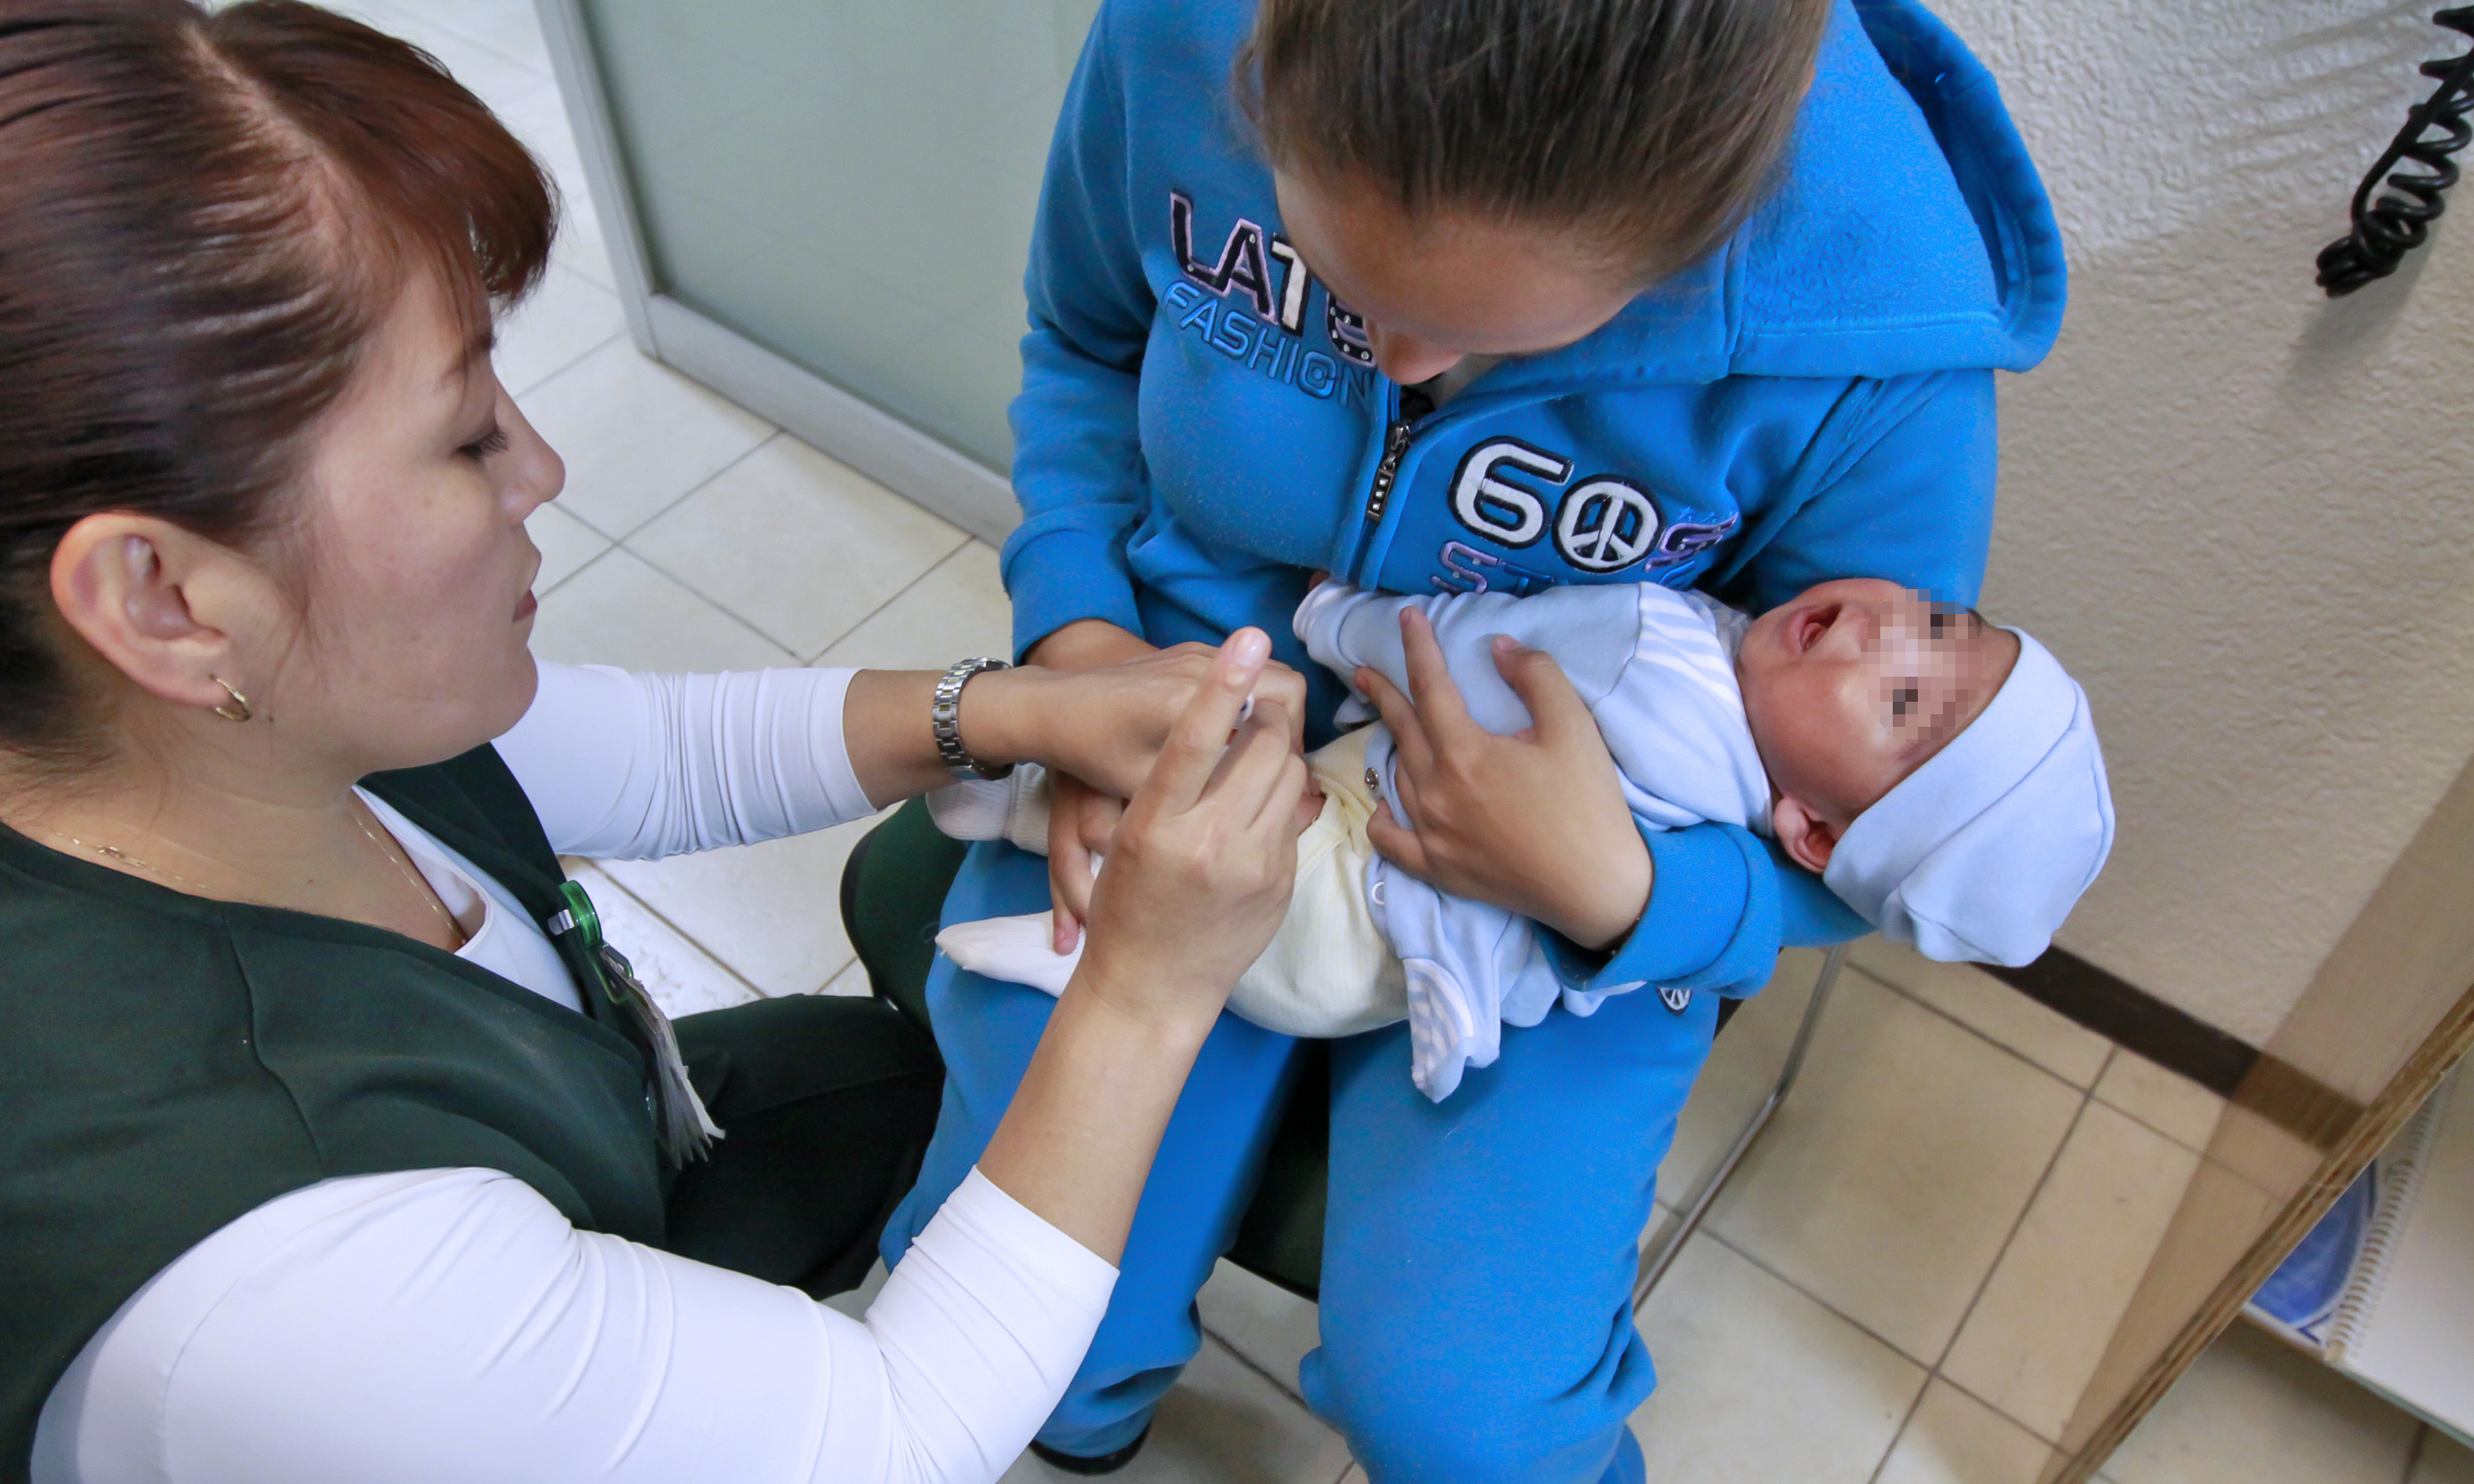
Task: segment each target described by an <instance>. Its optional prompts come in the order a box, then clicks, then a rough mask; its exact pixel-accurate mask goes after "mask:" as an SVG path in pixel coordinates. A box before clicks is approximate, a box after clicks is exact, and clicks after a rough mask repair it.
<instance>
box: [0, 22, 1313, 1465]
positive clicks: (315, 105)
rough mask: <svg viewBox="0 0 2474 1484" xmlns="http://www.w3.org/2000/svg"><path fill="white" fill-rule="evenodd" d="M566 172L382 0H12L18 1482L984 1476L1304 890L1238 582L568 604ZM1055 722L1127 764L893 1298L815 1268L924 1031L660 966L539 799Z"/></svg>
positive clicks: (764, 831)
mask: <svg viewBox="0 0 2474 1484" xmlns="http://www.w3.org/2000/svg"><path fill="white" fill-rule="evenodd" d="M552 224H553V211H552V204H551V197H550V193H549V190H548V187H547V184H546V180H544V178H543V176H542V174H541V172H540V170H539V168H538V167H537V166H536V165H535V163H534V162H533V161H532V160H531V159H530V158H529V157H528V156H526V155H525V154H524V152H523V150H522V149H521V147H520V146H519V145H518V144H517V143H516V142H515V141H514V139H512V138H511V137H510V136H509V135H508V134H507V133H506V132H505V131H504V130H503V129H501V128H500V127H499V125H498V124H497V121H496V120H495V119H493V118H492V117H491V116H490V114H489V113H488V112H487V110H485V109H484V108H482V107H481V106H480V105H479V104H478V103H477V102H475V101H474V100H473V98H472V97H471V95H470V94H468V93H466V92H465V91H464V90H463V89H462V88H460V87H458V86H457V85H456V84H454V83H452V82H451V81H449V79H448V78H447V77H446V75H445V74H444V73H443V72H441V71H439V70H438V69H437V68H436V67H435V66H433V65H432V64H431V63H429V62H428V60H426V59H425V58H424V57H422V56H421V55H420V54H418V53H416V52H414V51H412V50H410V49H409V48H407V47H405V46H403V45H401V44H400V43H398V42H395V41H393V40H390V39H388V38H386V37H383V36H378V35H376V33H373V32H371V31H368V30H366V29H364V28H362V27H360V26H357V25H355V24H353V23H352V22H349V21H346V20H343V19H340V18H338V17H335V16H333V15H330V14H327V12H320V11H316V10H312V9H309V8H307V7H305V6H302V5H298V4H292V3H288V0H251V3H247V4H242V5H237V6H233V7H231V8H230V9H225V10H221V11H219V12H214V13H212V14H208V13H206V12H204V11H202V10H200V9H198V8H197V7H195V6H192V5H190V4H188V3H186V0H0V825H5V826H6V827H5V828H0V943H5V944H6V945H8V953H7V957H6V959H5V962H0V1019H5V1023H6V1025H7V1028H8V1029H7V1036H6V1044H7V1046H8V1048H9V1049H8V1060H7V1065H6V1070H5V1071H0V1275H5V1278H4V1279H0V1480H12V1481H14V1480H25V1479H28V1478H30V1477H31V1478H33V1479H36V1480H41V1481H44V1484H53V1481H81V1484H103V1481H114V1484H117V1481H133V1480H159V1481H180V1484H202V1481H222V1480H230V1481H234V1484H238V1481H243V1480H247V1481H251V1484H282V1481H290V1480H299V1481H304V1484H306V1481H313V1480H314V1481H319V1484H333V1481H341V1480H351V1481H355V1484H367V1481H377V1480H406V1481H410V1480H456V1481H473V1480H493V1479H505V1480H522V1481H526V1484H558V1481H566V1480H586V1479H595V1480H599V1479H627V1480H639V1479H641V1480H686V1479H714V1480H730V1481H737V1484H770V1481H791V1480H809V1479H818V1480H822V1479H834V1480H894V1479H900V1480H923V1481H925V1480H942V1481H958V1480H989V1479H993V1478H995V1477H996V1476H997V1475H998V1474H1000V1473H1001V1472H1004V1471H1005V1469H1006V1468H1007V1465H1008V1464H1009V1463H1011V1461H1012V1460H1013V1458H1014V1456H1015V1455H1016V1454H1017V1453H1018V1452H1019V1451H1020V1449H1021V1448H1023V1446H1024V1445H1025V1444H1026V1443H1027V1442H1028V1441H1029V1440H1030V1438H1031V1434H1032V1432H1033V1430H1034V1429H1036V1428H1037V1427H1038V1426H1039V1424H1040V1423H1041V1422H1042V1420H1043V1419H1045V1418H1046V1417H1047V1416H1048V1414H1049V1413H1050V1411H1051V1410H1052V1409H1053V1408H1054V1407H1055V1405H1056V1403H1057V1400H1058V1399H1059V1397H1060V1396H1061V1395H1062V1394H1063V1391H1064V1388H1065V1386H1066V1384H1067V1382H1068V1380H1069V1379H1070V1378H1071V1377H1072V1376H1073V1375H1074V1373H1075V1370H1076V1367H1077V1365H1078V1364H1079V1361H1080V1359H1081V1357H1082V1355H1083V1352H1084V1351H1085V1350H1086V1348H1087V1347H1088V1345H1089V1343H1090V1340H1091V1336H1092V1334H1093V1332H1094V1330H1095V1328H1096V1327H1097V1326H1098V1324H1099V1321H1100V1318H1101V1315H1102V1314H1103V1313H1104V1310H1105V1308H1106V1306H1107V1303H1108V1298H1109V1295H1110V1292H1111V1289H1112V1287H1113V1285H1114V1283H1115V1281H1116V1276H1117V1273H1116V1268H1115V1267H1114V1266H1113V1264H1114V1262H1115V1261H1116V1259H1117V1258H1118V1257H1119V1255H1120V1254H1121V1252H1122V1250H1123V1248H1124V1244H1125V1239H1126V1233H1127V1229H1128V1224H1129V1223H1130V1221H1131V1219H1132V1215H1133V1211H1134V1207H1135V1203H1136V1200H1137V1197H1138V1196H1139V1194H1140V1191H1141V1188H1142V1185H1143V1181H1144V1178H1145V1176H1146V1174H1147V1172H1148V1170H1149V1168H1150V1165H1151V1162H1152V1155H1153V1152H1154V1151H1155V1149H1156V1147H1157V1145H1158V1142H1159V1138H1160V1133H1161V1130H1162V1128H1163V1126H1164V1124H1165V1122H1166V1120H1167V1118H1168V1115H1169V1113H1170V1110H1171V1108H1172V1107H1173V1105H1174V1103H1175V1101H1176V1094H1177V1091H1178V1089H1179V1088H1180V1087H1181V1085H1182V1084H1183V1082H1184V1080H1185V1077H1186V1075H1187V1072H1188V1070H1189V1069H1190V1067H1191V1066H1192V1065H1193V1061H1194V1057H1195V1054H1196V1051H1197V1049H1198V1047H1200V1046H1201V1043H1202V1041H1203V1039H1204V1038H1205V1036H1206V1035H1207V1034H1208V1033H1209V1031H1210V1028H1211V1026H1212V1024H1213V1022H1214V1019H1215V1017H1217V1015H1218V1012H1219V1009H1220V1004H1221V1001H1222V999H1223V998H1224V997H1225V993H1226V991H1227V988H1228V986H1229V985H1230V984H1231V983H1232V982H1233V981H1234V980H1235V978H1236V976H1237V974H1238V972H1239V970H1240V969H1243V967H1244V966H1245V965H1247V964H1248V963H1249V962H1251V960H1252V959H1253V957H1254V955H1255V954H1256V953H1257V952H1258V951H1259V950H1260V948H1261V946H1262V945H1263V944H1264V943H1266V942H1267V941H1268V940H1269V938H1270V936H1271V932H1272V929H1273V926H1274V925H1275V924H1276V922H1277V921H1278V919H1279V917H1280V915H1281V913H1282V911H1283V910H1284V908H1285V906H1286V902H1287V898H1288V892H1289V882H1290V879H1291V876H1292V874H1294V869H1295V835H1296V829H1297V826H1298V823H1299V821H1298V813H1299V801H1300V799H1301V797H1302V794H1303V788H1304V777H1305V776H1304V770H1303V766H1302V764H1301V763H1300V762H1299V761H1298V758H1297V756H1296V740H1297V730H1298V723H1297V720H1296V718H1297V717H1298V714H1299V713H1300V711H1301V706H1302V700H1303V697H1302V689H1301V685H1300V683H1299V682H1298V681H1297V679H1296V677H1295V676H1294V675H1290V674H1288V673H1286V672H1285V671H1282V670H1280V669H1279V667H1277V666H1273V667H1270V668H1269V669H1268V670H1267V669H1266V662H1265V661H1266V657H1267V655H1268V653H1269V641H1268V640H1267V639H1266V638H1265V636H1264V635H1263V634H1262V633H1261V632H1260V631H1258V630H1247V631H1244V632H1242V633H1239V634H1236V635H1234V636H1233V637H1231V638H1230V640H1229V641H1228V642H1227V643H1226V644H1225V646H1223V647H1221V648H1220V649H1219V650H1217V651H1216V652H1215V651H1213V650H1209V649H1205V648H1202V647H1201V646H1187V647H1185V648H1184V649H1182V650H1178V651H1172V652H1169V653H1166V654H1164V655H1161V656H1159V657H1156V658H1146V659H1142V660H1139V661H1136V662H1133V663H1129V664H1124V665H1119V666H1116V667H1113V668H1110V669H1104V670H1095V671H1089V672H1085V673H1079V674H1075V675H1059V674H1054V673H1050V672H1045V671H1041V670H1037V669H1019V670H1010V671H1008V670H1004V669H1002V668H1001V667H998V668H996V669H993V670H991V669H987V668H984V664H985V662H982V661H966V662H964V663H962V664H958V665H957V666H956V667H955V668H954V669H953V670H952V671H948V672H946V673H945V674H944V675H942V676H939V675H937V674H933V673H923V674H897V673H889V672H850V671H828V670H782V671H768V672H764V673H762V674H753V675H721V676H684V677H683V676H651V675H631V674H627V673H625V672H622V671H618V670H611V669H602V668H594V667H569V666H559V665H550V664H538V665H537V664H536V663H535V661H534V660H533V658H532V657H531V656H530V655H529V654H528V653H527V651H526V647H525V641H526V636H527V634H529V632H530V628H531V620H532V616H533V611H534V603H533V599H532V597H531V595H530V593H529V587H530V585H531V582H532V579H533V576H534V573H535V572H536V570H537V569H538V567H539V565H540V558H539V556H538V554H537V553H536V552H535V551H534V549H533V547H532V544H531V543H530V542H529V541H528V540H527V539H526V538H525V535H524V517H525V516H526V515H528V514H530V513H531V512H532V511H533V510H535V509H537V508H538V507H539V506H540V505H541V504H542V503H543V502H544V501H546V500H548V499H550V498H552V497H554V496H555V495H556V494H557V493H558V491H559V488H560V484H561V480H562V478H563V471H562V468H561V466H560V464H559V460H558V456H557V455H556V454H555V453H553V452H552V451H551V450H550V449H549V448H548V447H547V446H546V445H545V444H544V443H542V441H541V439H540V438H539V437H538V436H537V435H536V434H535V433H534V432H533V431H532V429H531V428H530V427H528V426H527V425H526V424H525V422H524V420H523V418H522V416H521V414H520V413H519V412H518V411H517V409H516V407H515V404H514V403H513V401H512V400H511V399H510V398H509V397H508V396H507V395H506V393H505V392H504V390H503V389H501V388H500V386H499V385H498V383H497V378H496V376H495V375H494V374H493V373H492V371H491V366H490V359H489V347H490V328H491V323H492V320H493V316H494V314H495V313H497V312H498V311H500V310H503V309H504V307H505V306H506V305H508V304H509V303H511V302H513V301H514V300H516V299H520V298H521V296H522V295H523V294H524V292H525V291H526V290H527V289H529V288H530V287H531V286H532V285H533V284H534V283H535V282H536V281H537V280H538V278H539V277H540V275H541V274H542V271H543V269H544V266H545V264H546V260H547V254H548V251H549V246H550V238H551V232H552ZM1249 694H1250V695H1252V697H1253V699H1254V703H1255V704H1254V705H1253V706H1252V708H1251V710H1250V712H1247V711H1246V710H1245V706H1246V700H1247V698H1248V696H1249ZM1241 718H1242V719H1241ZM1022 759H1038V760H1040V761H1043V762H1045V763H1047V764H1049V765H1050V766H1052V767H1055V768H1056V769H1059V770H1061V771H1065V772H1070V773H1072V774H1074V775H1076V776H1079V777H1081V778H1088V779H1095V780H1101V782H1102V786H1109V787H1122V788H1123V789H1124V790H1126V791H1129V792H1131V793H1132V795H1133V802H1132V804H1131V806H1130V808H1129V811H1128V815H1127V817H1126V821H1125V824H1124V825H1123V826H1122V827H1121V828H1120V829H1119V830H1118V832H1117V834H1116V836H1115V840H1114V848H1113V851H1112V854H1111V857H1110V868H1109V870H1108V871H1107V872H1106V874H1104V875H1103V876H1102V877H1101V878H1100V880H1099V885H1098V891H1097V897H1096V898H1095V901H1094V904H1093V906H1092V910H1091V917H1090V933H1091V946H1090V950H1089V952H1088V954H1087V955H1086V957H1085V959H1084V962H1083V968H1082V969H1081V971H1080V972H1079V974H1078V976H1077V977H1076V979H1075V982H1074V983H1073V985H1072V986H1070V987H1069V988H1068V989H1067V991H1066V993H1065V995H1064V997H1063V999H1062V1000H1061V1002H1060V1003H1059V1006H1058V1009H1057V1011H1056V1014H1055V1017H1054V1019H1053V1021H1052V1022H1051V1024H1050V1027H1049V1029H1048V1032H1047V1035H1046V1038H1045V1040H1044V1041H1043V1042H1042V1044H1041V1046H1040V1048H1039V1051H1038V1053H1037V1055H1036V1058H1035V1059H1034V1061H1033V1063H1032V1065H1031V1070H1030V1073H1029V1075H1028V1076H1027V1077H1026V1078H1025V1079H1024V1081H1023V1083H1022V1086H1021V1089H1020V1091H1019V1093H1018V1094H1017V1095H1016V1096H1015V1097H1014V1098H1013V1100H1012V1102H1011V1105H1010V1108H1009V1110H1008V1111H1007V1112H1006V1113H1004V1115H1003V1121H1002V1125H1001V1127H1000V1129H999V1131H998V1133H997V1135H996V1137H995V1138H994V1139H993V1140H992V1141H991V1142H990V1143H989V1145H988V1147H987V1149H986V1151H985V1153H984V1154H983V1155H982V1157H981V1159H980V1160H979V1161H978V1164H977V1167H976V1169H975V1170H974V1171H973V1172H972V1173H971V1175H970V1176H969V1178H968V1179H967V1180H966V1181H964V1183H963V1184H962V1185H961V1186H960V1187H959V1188H958V1189H957V1190H955V1191H954V1193H953V1194H952V1195H951V1197H950V1198H949V1199H947V1200H946V1201H945V1202H944V1204H943V1207H942V1209H941V1211H940V1213H939V1214H938V1215H937V1216H936V1217H935V1218H934V1221H933V1222H931V1224H930V1225H929V1226H928V1228H927V1230H926V1231H925V1232H924V1233H922V1234H921V1235H920V1236H919V1237H918V1238H917V1240H916V1242H915V1244H914V1245H913V1246H912V1248H911V1251H910V1256H909V1257H908V1259H907V1260H906V1261H904V1262H903V1263H902V1265H901V1268H900V1270H899V1272H898V1273H897V1274H895V1276H894V1277H893V1278H892V1280H891V1281H890V1282H889V1283H888V1284H887V1285H886V1287H885V1290H884V1292H883V1293H882V1295H881V1296H880V1297H879V1298H878V1299H877V1301H876V1303H875V1304H874V1305H873V1307H872V1308H871V1309H870V1310H869V1312H868V1316H867V1319H866V1321H865V1323H864V1324H861V1323H859V1322H854V1321H852V1320H849V1319H846V1318H843V1317H842V1316H841V1315H839V1314H837V1313H836V1312H835V1311H833V1310H831V1309H828V1308H825V1307H823V1306H822V1305H821V1304H818V1303H816V1302H815V1300H816V1298H817V1297H821V1296H823V1295H826V1294H830V1293H833V1292H837V1291H839V1290H842V1289H846V1288H848V1287H850V1286H852V1285H853V1284H854V1283H856V1282H857V1281H858V1280H859V1279H860V1277H861V1275H862V1274H863V1273H864V1272H865V1270H866V1268H867V1265H868V1263H869V1261H870V1259H871V1257H872V1256H873V1253H874V1249H875V1247H876V1244H877V1240H878V1235H879V1233H880V1232H881V1231H882V1229H883V1227H884V1225H885V1216H886V1213H887V1212H888V1211H889V1210H890V1209H892V1206H893V1204H894V1202H895V1201H897V1200H898V1199H899V1198H900V1197H901V1196H902V1194H903V1192H904V1191H905V1189H906V1188H907V1187H908V1186H909V1185H910V1180H911V1178H912V1176H913V1174H914V1173H915V1171H916V1169H917V1166H918V1161H919V1158H920V1154H921V1150H922V1149H923V1148H924V1146H925V1143H926V1140H927V1137H928V1133H929V1130H930V1126H931V1124H932V1123H933V1121H934V1116H935V1113H936V1109H937V1101H938V1097H939V1088H940V1085H941V1079H940V1074H939V1070H938V1065H937V1062H936V1060H935V1057H934V1051H933V1049H932V1048H931V1047H930V1046H929V1045H928V1044H927V1043H926V1041H925V1040H924V1038H922V1037H921V1036H919V1035H918V1034H917V1033H916V1032H914V1031H913V1030H911V1029H910V1026H909V1025H908V1023H907V1022H905V1021H903V1020H902V1019H901V1018H900V1017H898V1016H897V1015H895V1014H894V1013H893V1012H892V1011H891V1010H889V1009H887V1008H885V1007H884V1006H882V1005H879V1004H877V1003H875V1002H872V1001H866V1000H858V999H838V998H827V997H799V998H793V999H782V1000H770V1001H764V1002H761V1003H758V1004H754V1005H749V1006H745V1007H742V1008H740V1009H737V1010H730V1011H721V1012H716V1013H713V1014H708V1015H700V1016H693V1017H687V1018H684V1019H682V1020H680V1021H679V1022H678V1023H677V1024H676V1025H675V1026H672V1025H670V1024H669V1023H668V1022H667V1021H666V1020H665V1019H664V1018H663V1017H662V1016H661V1014H660V1012H659V1011H658V1010H657V1009H655V1008H653V1007H652V1005H651V1002H650V1001H649V1000H648V999H647V998H646V997H645V996H644V995H643V991H642V990H641V989H640V988H638V987H637V986H636V985H635V983H634V981H633V978H632V975H631V974H630V973H629V972H628V970H627V968H626V964H625V961H624V958H623V956H621V955H619V954H618V953H617V952H615V951H614V950H613V949H612V947H611V945H605V944H603V943H602V942H601V941H600V939H599V930H598V924H597V922H596V921H595V919H594V914H593V912H592V909H591V904H590V901H589V900H588V899H587V898H584V897H583V896H582V894H581V892H580V891H579V890H578V889H576V888H575V887H574V886H573V885H572V883H569V882H567V881H566V880H565V879H564V877H563V874H562V873H561V871H560V869H559V864H558V856H559V855H560V854H561V853H577V854H587V855H631V856H655V855H661V854H665V853H669V852H673V851H678V850H705V849H712V848H717V847H724V846H731V845H740V844H746V843H750V842H753V841H758V840H764V839H771V838H776V837H779V836H783V835H788V834H794V833H797V832H800V831H803V830H810V829H816V828H820V827H823V826H829V825H833V824H837V823H840V822H842V821H846V820H853V819H859V818H863V817H865V816H867V815H868V814H870V813H872V812H874V811H875V810H877V809H879V808H881V807H883V806H885V804H888V803H890V802H893V801H895V800H897V799H901V798H904V797H907V796H909V795H911V794H914V793H917V792H920V791H922V790H925V789H927V788H930V787H933V786H935V785H936V784H938V783H940V782H942V781H943V780H944V779H945V778H947V777H948V776H949V772H950V771H951V770H953V769H955V768H965V769H975V770H978V771H982V772H993V771H995V770H998V769H1001V768H1003V767H1005V766H1007V765H1009V764H1011V763H1013V762H1015V761H1017V760H1022ZM816 910H817V911H819V912H830V911H832V910H834V905H833V904H832V903H830V902H823V901H820V902H818V903H817V904H816Z"/></svg>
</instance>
